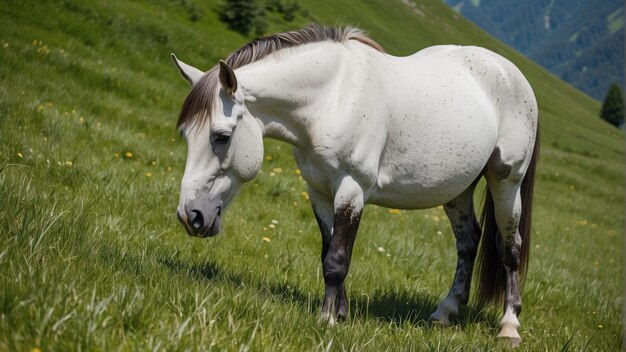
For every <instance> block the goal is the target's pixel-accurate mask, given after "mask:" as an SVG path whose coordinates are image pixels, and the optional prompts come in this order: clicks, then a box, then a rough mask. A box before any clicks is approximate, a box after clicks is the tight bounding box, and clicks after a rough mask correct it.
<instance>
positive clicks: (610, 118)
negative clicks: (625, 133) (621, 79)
mask: <svg viewBox="0 0 626 352" xmlns="http://www.w3.org/2000/svg"><path fill="white" fill-rule="evenodd" d="M600 117H602V118H603V119H604V120H606V121H607V122H609V123H610V124H612V125H614V126H617V127H621V126H623V125H624V95H623V94H622V90H621V89H620V87H619V85H617V84H615V83H613V84H611V88H609V92H608V93H607V95H606V98H604V103H602V110H601V111H600Z"/></svg>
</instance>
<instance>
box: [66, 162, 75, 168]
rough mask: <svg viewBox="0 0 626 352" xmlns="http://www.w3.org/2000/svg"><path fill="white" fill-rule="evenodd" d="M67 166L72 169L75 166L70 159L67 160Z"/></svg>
mask: <svg viewBox="0 0 626 352" xmlns="http://www.w3.org/2000/svg"><path fill="white" fill-rule="evenodd" d="M65 166H67V168H68V169H71V168H72V167H73V166H74V163H72V161H71V160H68V161H66V162H65Z"/></svg>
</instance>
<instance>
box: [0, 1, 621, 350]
mask: <svg viewBox="0 0 626 352" xmlns="http://www.w3.org/2000/svg"><path fill="white" fill-rule="evenodd" d="M299 3H300V4H301V6H302V8H303V9H305V10H306V11H300V12H299V13H298V14H297V16H296V18H295V20H294V21H293V22H287V21H280V20H277V21H275V22H271V23H270V26H269V28H268V31H269V32H275V31H282V30H287V29H290V28H295V27H300V26H302V25H304V24H306V23H308V22H310V21H317V22H320V23H323V24H328V25H335V24H353V25H357V26H359V27H361V28H364V29H366V30H368V31H369V32H370V35H371V37H372V38H373V39H375V40H377V41H378V42H379V43H380V44H381V45H383V47H385V48H386V49H387V50H388V52H389V53H391V54H393V55H407V54H410V53H413V52H415V51H417V50H419V49H421V48H423V47H426V46H428V45H434V44H442V43H454V44H467V45H480V46H484V47H487V48H490V49H492V50H494V51H496V52H498V53H500V54H502V55H504V56H506V57H507V58H509V59H511V60H512V61H513V62H514V63H516V64H517V65H518V66H519V67H520V69H521V70H522V72H524V74H525V75H526V76H527V77H528V79H529V81H530V82H531V85H532V86H533V88H534V90H535V93H536V95H537V99H538V102H539V107H540V115H539V116H540V117H539V118H540V123H541V131H542V136H541V141H542V154H541V159H540V164H539V168H538V171H537V182H536V188H535V192H536V193H535V210H534V221H533V225H534V233H533V240H532V252H531V259H530V264H529V270H528V273H529V274H528V277H527V280H526V282H525V286H524V290H523V296H522V298H523V303H524V311H523V313H522V315H521V319H520V320H521V323H522V326H521V329H520V333H521V334H522V337H523V341H522V345H521V346H520V348H519V349H518V350H520V351H537V350H546V351H568V350H569V351H573V350H585V351H615V350H620V349H621V346H622V339H623V335H624V333H623V329H624V327H623V314H622V312H623V304H624V302H623V296H624V272H623V264H624V263H623V253H624V240H623V236H624V135H623V132H622V131H620V130H617V129H615V128H613V127H612V126H610V125H608V124H607V123H605V122H603V121H601V120H600V119H599V118H598V111H599V109H600V104H599V103H598V102H597V101H595V100H593V99H591V98H589V97H587V96H586V95H584V94H582V93H580V92H579V91H577V90H575V89H574V88H572V87H570V86H568V85H566V84H565V83H563V82H562V81H560V80H558V79H557V78H556V77H554V76H552V75H550V74H549V73H547V72H546V71H545V70H543V69H541V68H540V67H539V66H537V65H536V64H534V63H532V62H530V61H528V60H527V59H525V58H524V57H522V56H521V55H519V54H518V53H516V52H514V51H513V50H511V49H509V48H507V47H506V46H505V45H503V44H502V43H500V42H497V41H495V40H494V39H492V38H490V37H489V36H488V35H486V34H485V33H484V32H482V31H481V30H480V29H478V28H477V27H476V26H474V25H473V24H471V23H469V22H467V21H465V20H464V19H463V18H461V17H459V16H458V15H457V14H455V13H454V12H452V11H451V10H450V9H448V8H447V7H446V5H445V4H443V3H442V2H441V1H439V0H428V1H420V2H419V4H418V5H416V6H415V7H411V6H408V5H406V4H405V3H404V2H403V1H399V0H398V1H393V2H391V1H386V0H359V1H349V0H337V1H323V2H322V1H314V0H300V1H299ZM409 3H411V2H410V1H409ZM216 8H217V3H216V2H209V3H208V4H207V3H205V2H201V1H191V0H181V1H175V2H170V1H165V0H153V1H144V2H134V1H133V2H130V1H121V0H111V1H106V2H104V1H90V0H85V1H78V0H68V1H63V2H59V1H34V0H25V1H20V2H19V3H18V2H2V3H0V19H1V21H2V23H3V25H2V27H3V30H2V31H0V46H1V47H0V78H1V82H2V84H1V85H0V121H1V123H0V350H2V351H29V350H34V351H36V350H37V349H38V350H41V351H49V350H62V351H67V350H103V351H108V350H123V351H125V350H166V351H179V350H180V351H186V350H213V349H214V350H251V351H282V350H289V351H329V350H330V351H344V350H355V351H364V350H369V351H385V350H392V351H393V350H415V351H467V350H476V351H484V350H500V349H504V348H506V344H504V343H503V342H502V341H499V340H497V339H496V338H495V335H496V333H497V331H498V321H499V316H500V314H501V312H500V310H501V309H500V308H499V307H489V308H486V309H484V310H482V311H479V310H477V309H476V308H475V307H474V306H473V305H471V304H470V306H469V307H467V308H465V309H464V310H463V311H462V312H461V316H460V318H459V319H458V321H457V322H456V324H455V325H454V326H451V327H446V328H441V327H433V326H430V325H429V324H428V323H427V322H426V319H427V318H428V316H429V315H430V313H431V312H432V311H433V310H434V309H435V306H436V303H437V302H438V300H439V299H440V298H441V297H443V296H444V295H445V294H446V293H447V290H448V289H449V286H450V284H451V282H452V278H453V275H454V268H455V265H456V253H455V249H454V248H455V247H454V237H453V234H452V231H451V229H450V225H449V223H448V221H447V218H446V217H445V214H444V212H443V209H441V208H434V209H430V210H423V211H399V210H393V209H385V208H380V207H373V206H368V207H367V208H366V210H365V212H364V216H363V221H362V222H361V226H360V229H359V235H358V237H357V241H356V245H355V249H354V257H353V262H352V266H351V270H350V274H349V276H348V279H347V282H346V285H347V286H346V287H347V290H348V295H349V297H350V314H349V317H348V319H347V321H345V322H343V323H341V324H338V325H336V326H331V327H328V326H324V325H320V324H318V323H317V314H318V311H319V308H320V304H321V302H320V300H321V298H322V294H323V279H322V275H321V265H320V263H319V252H320V248H321V240H320V236H319V232H318V229H317V225H316V223H315V219H314V217H313V213H312V211H311V209H310V205H309V203H308V200H307V195H306V185H305V183H304V182H303V181H302V179H301V178H300V176H299V174H298V170H297V167H296V165H295V163H294V161H293V158H292V156H291V151H290V147H289V146H288V145H286V144H283V143H280V142H275V141H266V144H265V159H266V160H265V162H264V165H263V168H262V172H261V173H260V174H259V176H258V177H257V178H256V179H255V180H254V181H252V182H251V183H250V184H248V185H247V186H246V187H244V190H243V191H242V193H241V194H240V195H239V197H238V198H237V199H236V200H235V202H234V203H233V204H232V206H231V208H230V210H229V212H228V213H227V214H226V215H225V217H224V219H223V225H224V232H223V233H221V234H220V235H219V236H217V237H215V238H211V239H198V238H191V237H189V236H187V235H186V234H185V232H184V230H183V228H182V227H181V226H180V225H179V224H178V221H177V220H176V216H175V208H176V206H177V203H178V191H179V185H180V181H181V177H182V174H183V170H184V163H185V153H186V146H185V144H184V141H183V140H182V139H181V138H180V137H179V135H178V132H177V131H176V129H175V122H176V117H177V114H178V111H179V109H180V105H181V104H182V102H183V100H184V98H185V96H186V94H187V92H188V91H189V87H188V86H187V83H186V82H184V81H183V80H182V79H181V78H180V76H179V74H178V72H177V70H176V69H175V67H174V66H173V65H172V62H171V59H170V57H169V54H170V52H175V53H176V54H177V55H178V57H179V58H181V59H182V60H184V61H185V62H188V63H190V64H192V65H195V66H198V67H200V68H202V69H208V68H210V67H211V66H212V65H214V64H215V63H217V61H218V60H219V59H220V58H224V57H225V56H226V55H227V54H228V53H229V52H231V51H233V50H235V49H236V48H238V47H239V46H241V45H243V44H244V43H246V42H247V41H249V40H250V39H252V37H246V36H242V35H240V34H238V33H236V32H232V31H230V30H227V29H226V26H225V25H224V24H223V23H221V22H220V21H219V17H218V14H217V12H216ZM478 198H480V197H477V201H479V199H478Z"/></svg>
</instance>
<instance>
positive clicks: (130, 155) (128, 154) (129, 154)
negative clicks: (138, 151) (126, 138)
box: [124, 152, 133, 159]
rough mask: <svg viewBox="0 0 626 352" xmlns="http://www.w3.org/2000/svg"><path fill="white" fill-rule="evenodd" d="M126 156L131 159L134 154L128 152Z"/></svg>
mask: <svg viewBox="0 0 626 352" xmlns="http://www.w3.org/2000/svg"><path fill="white" fill-rule="evenodd" d="M124 156H125V157H127V158H129V159H130V158H132V157H133V153H132V152H126V154H124Z"/></svg>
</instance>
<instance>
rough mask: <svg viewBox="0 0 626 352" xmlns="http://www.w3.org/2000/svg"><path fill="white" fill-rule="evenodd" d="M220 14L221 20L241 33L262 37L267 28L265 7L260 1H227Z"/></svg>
mask: <svg viewBox="0 0 626 352" xmlns="http://www.w3.org/2000/svg"><path fill="white" fill-rule="evenodd" d="M219 12H220V18H221V20H222V21H224V22H226V24H227V25H228V27H229V28H230V29H232V30H235V31H237V32H239V33H242V34H250V32H253V31H254V33H255V34H256V35H261V34H263V32H265V30H266V28H267V23H266V21H265V7H264V4H263V3H261V2H260V1H258V0H226V1H225V2H224V4H223V5H222V6H221V8H220V10H219Z"/></svg>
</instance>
